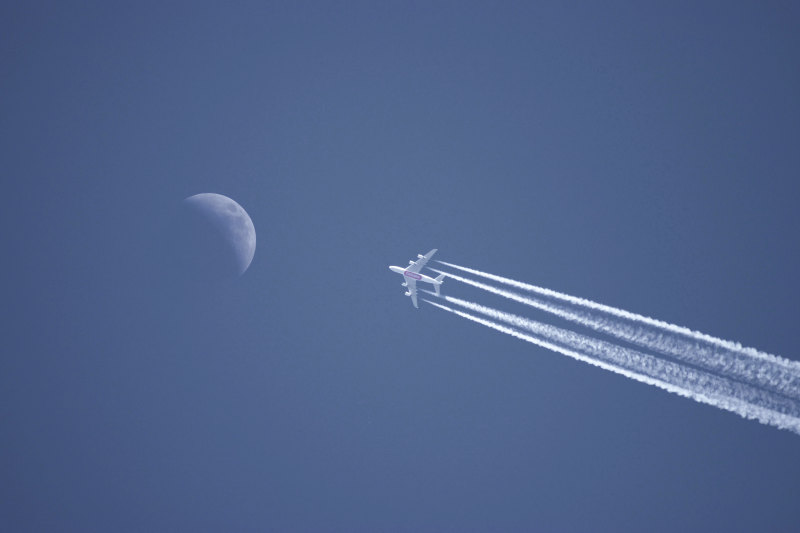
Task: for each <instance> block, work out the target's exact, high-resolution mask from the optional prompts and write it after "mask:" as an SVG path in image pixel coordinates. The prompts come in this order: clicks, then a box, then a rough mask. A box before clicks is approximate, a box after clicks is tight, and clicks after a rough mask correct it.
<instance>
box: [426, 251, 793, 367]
mask: <svg viewBox="0 0 800 533" xmlns="http://www.w3.org/2000/svg"><path fill="white" fill-rule="evenodd" d="M437 262H438V263H441V264H443V265H446V266H449V267H451V268H455V269H457V270H461V271H462V272H467V273H469V274H474V275H476V276H481V277H483V278H486V279H490V280H493V281H497V282H499V283H503V284H505V285H509V286H511V287H516V288H518V289H522V290H526V291H529V292H534V293H537V294H539V295H541V296H547V297H550V298H554V299H556V300H561V301H563V302H567V303H570V304H573V305H578V306H581V307H585V308H587V309H593V310H596V311H602V312H604V313H608V314H610V315H613V316H616V317H619V318H624V319H626V320H631V321H633V322H638V323H641V324H647V325H648V326H653V327H656V328H659V329H663V330H665V331H669V332H671V333H676V334H679V335H685V336H687V337H690V338H692V339H694V340H697V341H702V342H707V343H709V344H713V345H716V346H719V347H721V348H725V349H726V350H731V351H737V352H742V353H746V354H748V355H751V356H753V357H757V358H759V359H765V360H772V361H774V362H775V363H778V364H782V365H786V366H790V367H794V368H800V363H798V362H796V361H791V360H789V359H785V358H783V357H779V356H777V355H772V354H770V353H766V352H760V351H758V350H756V349H755V348H747V347H744V346H742V345H741V344H739V343H737V342H731V341H726V340H724V339H719V338H717V337H712V336H711V335H706V334H705V333H700V332H699V331H693V330H691V329H689V328H685V327H683V326H676V325H675V324H670V323H669V322H664V321H662V320H656V319H655V318H650V317H647V316H644V315H640V314H637V313H631V312H630V311H625V310H623V309H618V308H616V307H611V306H609V305H604V304H600V303H597V302H593V301H591V300H587V299H585V298H578V297H577V296H570V295H569V294H565V293H563V292H558V291H554V290H551V289H545V288H544V287H538V286H536V285H531V284H529V283H523V282H521V281H516V280H513V279H509V278H504V277H502V276H496V275H494V274H489V273H488V272H481V271H480V270H475V269H473V268H467V267H463V266H459V265H454V264H452V263H445V262H444V261H437ZM432 270H435V269H432Z"/></svg>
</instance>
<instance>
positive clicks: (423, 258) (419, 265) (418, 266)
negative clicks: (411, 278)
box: [406, 248, 436, 298]
mask: <svg viewBox="0 0 800 533" xmlns="http://www.w3.org/2000/svg"><path fill="white" fill-rule="evenodd" d="M435 253H436V248H434V249H433V250H431V251H430V252H428V253H427V254H425V255H417V257H419V259H417V260H416V261H415V262H414V264H413V265H408V268H407V269H406V270H407V271H408V272H416V273H419V271H420V270H422V269H423V268H425V264H426V263H427V262H428V260H429V259H430V258H431V257H433V254H435ZM415 298H416V296H415Z"/></svg>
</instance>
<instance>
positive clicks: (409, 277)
mask: <svg viewBox="0 0 800 533" xmlns="http://www.w3.org/2000/svg"><path fill="white" fill-rule="evenodd" d="M435 253H436V248H434V249H433V250H431V251H430V252H428V253H427V254H425V255H420V254H417V260H416V261H414V260H411V261H409V262H408V266H407V267H405V268H403V267H398V266H390V267H389V270H391V271H392V272H397V273H398V274H402V275H403V279H404V280H405V281H404V282H403V287H407V288H408V290H407V291H406V296H411V302H412V303H413V304H414V307H416V308H417V309H419V306H418V305H417V282H418V281H424V282H425V283H431V284H433V288H434V289H435V290H436V296H439V287H441V285H442V281H443V280H444V274H441V275H439V276H437V277H435V278H432V277H430V276H426V275H425V274H420V273H419V271H420V270H422V269H423V268H424V267H425V264H426V263H427V262H428V260H429V259H430V258H431V257H433V254H435Z"/></svg>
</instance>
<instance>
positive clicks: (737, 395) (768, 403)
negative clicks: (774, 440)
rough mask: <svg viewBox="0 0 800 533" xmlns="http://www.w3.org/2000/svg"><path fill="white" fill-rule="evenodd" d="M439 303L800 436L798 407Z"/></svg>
mask: <svg viewBox="0 0 800 533" xmlns="http://www.w3.org/2000/svg"><path fill="white" fill-rule="evenodd" d="M425 292H428V291H425ZM443 298H444V299H445V300H447V301H448V302H450V303H454V304H456V305H460V306H462V307H465V308H467V309H470V310H472V311H476V312H479V313H481V314H484V315H486V316H488V317H490V318H492V319H494V320H500V321H502V322H506V323H507V324H510V325H512V326H514V327H516V328H522V329H525V330H527V331H529V332H530V333H532V335H529V334H526V333H523V332H521V331H519V330H517V329H514V328H512V327H507V326H503V325H501V324H498V323H497V322H493V321H491V320H486V319H482V318H479V317H476V316H474V315H471V314H469V313H465V312H463V311H459V310H456V309H452V308H450V307H447V306H444V305H441V304H438V303H436V302H432V301H430V300H427V299H426V300H425V301H426V302H428V303H430V304H432V305H435V306H436V307H439V308H441V309H444V310H446V311H449V312H451V313H455V314H456V315H459V316H461V317H463V318H467V319H469V320H472V321H473V322H477V323H479V324H483V325H484V326H487V327H490V328H492V329H495V330H497V331H500V332H503V333H506V334H508V335H511V336H513V337H516V338H519V339H522V340H525V341H527V342H531V343H533V344H536V345H538V346H541V347H543V348H547V349H549V350H553V351H555V352H558V353H561V354H563V355H566V356H569V357H572V358H574V359H577V360H579V361H583V362H585V363H589V364H591V365H595V366H599V367H601V368H604V369H606V370H610V371H612V372H615V373H618V374H621V375H623V376H625V377H628V378H631V379H634V380H636V381H639V382H642V383H646V384H648V385H654V386H656V387H659V388H661V389H664V390H667V391H669V392H673V393H675V394H678V395H680V396H684V397H687V398H691V399H693V400H696V401H698V402H701V403H705V404H708V405H713V406H715V407H719V408H722V409H725V410H728V411H731V412H734V413H736V414H738V415H740V416H742V417H744V418H749V419H755V420H758V421H759V422H762V423H764V424H769V425H772V426H775V427H778V428H781V429H788V430H790V431H793V432H794V433H797V434H800V405H798V404H797V403H796V402H794V401H792V400H790V399H788V398H784V397H782V396H780V395H774V394H770V393H769V392H767V391H763V390H760V389H756V388H753V387H750V386H748V385H745V384H742V383H737V382H735V381H731V380H729V379H726V378H724V377H720V376H715V375H712V374H709V373H707V372H703V371H699V370H694V369H692V368H689V367H685V366H682V365H679V364H676V363H673V362H671V361H665V360H662V359H659V358H657V357H654V356H652V355H648V354H644V353H641V352H638V351H636V350H633V349H629V348H624V347H621V346H617V345H614V344H612V343H609V342H606V341H603V340H600V339H594V338H591V337H587V336H585V335H581V334H578V333H575V332H572V331H569V330H565V329H562V328H558V327H555V326H551V325H549V324H544V323H541V322H537V321H534V320H529V319H527V318H524V317H520V316H517V315H513V314H510V313H504V312H501V311H498V310H496V309H492V308H489V307H485V306H482V305H478V304H475V303H472V302H467V301H465V300H460V299H458V298H452V297H448V296H444V297H443Z"/></svg>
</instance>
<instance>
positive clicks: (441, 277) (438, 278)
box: [433, 274, 444, 296]
mask: <svg viewBox="0 0 800 533" xmlns="http://www.w3.org/2000/svg"><path fill="white" fill-rule="evenodd" d="M443 280H444V274H439V275H438V276H436V279H435V280H434V281H435V282H436V283H434V284H433V288H434V289H436V296H439V287H441V286H442V281H443Z"/></svg>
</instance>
